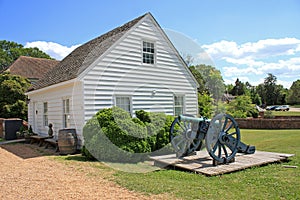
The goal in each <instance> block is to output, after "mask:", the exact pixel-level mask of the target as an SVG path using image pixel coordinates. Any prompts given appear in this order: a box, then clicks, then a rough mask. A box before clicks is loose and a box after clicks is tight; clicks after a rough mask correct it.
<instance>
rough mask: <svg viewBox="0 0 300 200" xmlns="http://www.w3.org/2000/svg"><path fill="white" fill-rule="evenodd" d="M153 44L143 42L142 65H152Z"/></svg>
mask: <svg viewBox="0 0 300 200" xmlns="http://www.w3.org/2000/svg"><path fill="white" fill-rule="evenodd" d="M154 56H155V51H154V43H151V42H145V41H143V63H146V64H154Z"/></svg>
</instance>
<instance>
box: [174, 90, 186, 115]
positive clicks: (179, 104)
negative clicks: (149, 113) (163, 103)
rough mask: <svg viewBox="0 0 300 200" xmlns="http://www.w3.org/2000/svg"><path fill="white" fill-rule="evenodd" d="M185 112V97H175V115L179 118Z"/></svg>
mask: <svg viewBox="0 0 300 200" xmlns="http://www.w3.org/2000/svg"><path fill="white" fill-rule="evenodd" d="M183 111H184V96H183V95H175V96H174V115H175V116H178V115H181V114H183Z"/></svg>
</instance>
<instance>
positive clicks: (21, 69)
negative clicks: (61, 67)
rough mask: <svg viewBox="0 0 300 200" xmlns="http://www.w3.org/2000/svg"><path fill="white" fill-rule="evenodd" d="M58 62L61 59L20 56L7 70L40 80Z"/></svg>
mask: <svg viewBox="0 0 300 200" xmlns="http://www.w3.org/2000/svg"><path fill="white" fill-rule="evenodd" d="M58 63H59V61H57V60H50V59H45V58H33V57H29V56H20V57H19V58H18V59H17V60H16V61H15V62H14V63H13V64H11V65H10V66H9V67H8V68H7V70H5V71H9V72H10V73H11V74H13V75H19V76H23V77H26V78H28V79H30V80H38V79H41V78H42V77H43V76H44V75H45V74H46V73H47V72H48V71H49V70H52V69H53V68H54V67H55V66H56V65H57V64H58Z"/></svg>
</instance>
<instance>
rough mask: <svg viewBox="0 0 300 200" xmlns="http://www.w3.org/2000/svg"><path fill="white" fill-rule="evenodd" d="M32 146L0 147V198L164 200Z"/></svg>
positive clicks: (88, 167) (90, 168)
mask: <svg viewBox="0 0 300 200" xmlns="http://www.w3.org/2000/svg"><path fill="white" fill-rule="evenodd" d="M32 146H33V145H27V144H14V145H2V146H0V173H1V175H0V199H22V200H23V199H39V200H40V199H164V198H163V197H162V196H143V195H141V194H138V193H134V192H132V191H128V190H127V189H124V188H121V187H120V186H118V185H116V184H115V183H114V182H112V181H110V180H108V179H107V178H105V176H101V174H99V173H101V170H100V171H99V170H98V169H96V168H94V167H91V166H88V163H80V165H78V164H77V165H75V164H72V163H69V164H65V163H61V162H59V161H57V160H54V159H50V158H48V157H46V156H41V152H39V151H40V150H39V148H38V147H34V148H33V147H32ZM106 173H107V172H106Z"/></svg>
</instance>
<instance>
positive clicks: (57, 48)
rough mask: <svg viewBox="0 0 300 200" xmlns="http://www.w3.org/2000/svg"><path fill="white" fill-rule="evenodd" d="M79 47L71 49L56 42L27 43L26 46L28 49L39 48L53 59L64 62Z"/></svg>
mask: <svg viewBox="0 0 300 200" xmlns="http://www.w3.org/2000/svg"><path fill="white" fill-rule="evenodd" d="M78 46H80V45H73V46H71V47H67V46H63V45H61V44H58V43H55V42H46V41H34V42H27V43H26V45H25V47H26V48H29V47H37V48H39V49H40V50H41V51H43V52H45V53H47V54H48V55H50V56H51V57H52V58H55V59H57V60H62V59H63V58H64V57H66V56H67V55H68V54H69V53H71V52H72V51H73V50H74V49H76V48H77V47H78Z"/></svg>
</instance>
